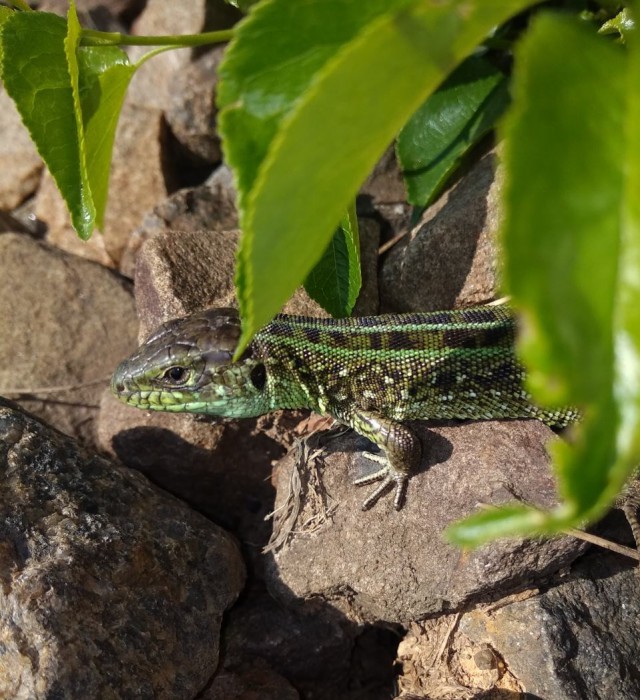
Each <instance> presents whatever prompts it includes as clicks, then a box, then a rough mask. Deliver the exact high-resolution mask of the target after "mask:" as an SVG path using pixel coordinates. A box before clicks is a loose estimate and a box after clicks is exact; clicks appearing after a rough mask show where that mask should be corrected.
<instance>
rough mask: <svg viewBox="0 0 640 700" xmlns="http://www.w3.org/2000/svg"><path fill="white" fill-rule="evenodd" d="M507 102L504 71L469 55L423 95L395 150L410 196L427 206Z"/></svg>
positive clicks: (493, 124) (413, 202) (414, 202)
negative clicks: (428, 95)
mask: <svg viewBox="0 0 640 700" xmlns="http://www.w3.org/2000/svg"><path fill="white" fill-rule="evenodd" d="M508 104H509V90H508V81H507V79H506V76H505V75H504V74H503V73H502V71H500V70H499V69H498V68H496V67H495V66H494V65H493V64H492V63H491V62H490V61H488V60H487V59H486V58H483V57H481V56H471V57H470V58H468V59H466V60H465V61H463V62H462V63H461V64H460V66H458V68H456V70H455V71H453V73H452V74H451V75H450V76H449V77H448V78H447V79H446V80H445V81H444V83H442V85H441V86H440V87H439V88H438V89H437V90H436V91H435V92H434V93H433V95H431V96H430V97H428V98H427V100H426V101H425V102H424V104H422V105H421V106H420V108H419V109H418V111H417V112H416V113H415V114H414V115H413V116H412V117H411V119H410V120H409V122H408V123H407V124H406V126H405V127H404V128H403V129H402V131H401V132H400V136H399V137H398V141H397V146H396V148H397V153H398V158H399V161H400V164H401V166H402V169H403V171H404V179H405V182H406V184H407V192H408V199H409V201H410V202H411V203H412V204H415V205H417V206H422V207H425V206H428V205H429V204H430V203H431V202H433V201H434V199H435V198H436V197H437V196H438V195H439V194H440V192H441V191H442V189H443V187H444V186H445V185H446V182H447V180H448V179H449V177H450V176H451V174H452V173H453V172H455V170H456V169H457V168H458V166H459V164H460V161H461V159H462V158H463V156H464V155H465V153H467V152H468V151H469V149H470V148H471V147H472V146H474V145H475V144H476V143H477V142H478V141H479V140H480V139H481V138H482V137H483V136H484V135H485V134H486V133H487V132H488V131H490V130H491V129H493V128H494V127H495V125H496V122H497V120H498V119H499V118H500V117H501V116H502V114H503V113H504V111H505V109H506V108H507V106H508Z"/></svg>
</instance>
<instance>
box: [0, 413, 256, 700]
mask: <svg viewBox="0 0 640 700" xmlns="http://www.w3.org/2000/svg"><path fill="white" fill-rule="evenodd" d="M0 475H1V478H0V491H1V494H0V557H1V560H2V566H1V567H0V635H1V641H2V644H1V645H0V697H4V698H34V699H39V698H43V699H44V698H53V697H59V698H110V697H114V698H115V697H117V698H149V700H152V699H154V700H155V699H157V698H167V699H169V698H171V700H177V699H178V698H184V699H185V700H187V699H189V698H193V697H194V696H195V695H196V694H197V693H198V692H199V691H200V690H202V688H203V687H204V686H205V684H206V683H207V682H208V681H209V679H210V678H211V676H212V674H213V672H214V671H215V668H216V666H217V662H218V648H219V642H218V638H219V632H220V624H221V620H222V614H223V612H224V611H225V610H226V609H227V608H228V607H229V606H230V605H231V604H232V603H233V601H234V600H235V599H236V597H237V596H238V593H239V591H240V589H241V587H242V585H243V581H244V567H243V564H242V561H241V558H240V556H239V552H238V548H237V546H236V544H235V543H234V541H233V540H232V538H231V537H229V536H228V535H227V534H226V533H225V532H224V531H222V530H220V529H219V528H217V527H216V526H215V525H213V524H212V523H210V522H209V521H207V520H206V519H205V518H204V517H202V516H201V515H199V514H197V513H195V512H193V511H191V510H189V509H188V508H186V507H185V506H184V505H183V504H181V503H180V502H178V501H177V500H175V499H173V498H172V497H170V496H167V495H165V494H162V493H161V492H160V491H158V490H157V489H155V488H154V487H152V486H151V485H149V484H148V482H147V481H146V480H145V479H144V477H142V476H141V475H139V474H137V473H135V472H132V471H129V470H127V469H123V468H120V467H117V466H115V465H114V464H113V463H111V462H109V461H107V460H105V459H103V458H101V457H97V456H96V455H94V454H92V453H90V452H88V451H84V450H82V449H80V448H79V447H78V446H77V444H76V443H74V441H73V440H71V439H70V438H67V437H66V436H63V435H62V434H60V433H57V432H56V431H54V430H52V429H51V428H49V427H48V426H46V425H44V424H43V423H40V422H39V421H38V420H37V419H35V418H34V417H31V416H29V415H28V414H25V413H22V412H21V411H20V410H18V409H17V407H14V406H12V405H11V404H9V403H7V402H5V401H4V400H0Z"/></svg>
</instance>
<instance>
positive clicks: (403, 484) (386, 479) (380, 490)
mask: <svg viewBox="0 0 640 700" xmlns="http://www.w3.org/2000/svg"><path fill="white" fill-rule="evenodd" d="M380 479H382V483H381V484H380V485H379V486H378V487H377V488H376V489H375V491H373V492H372V493H371V494H370V495H369V496H367V498H366V499H365V500H364V502H363V504H362V510H369V509H370V508H372V507H373V506H374V505H375V504H376V503H377V502H378V501H379V500H380V498H381V497H382V496H384V494H385V493H387V491H390V490H391V488H393V486H394V485H395V491H396V493H395V497H394V499H393V507H394V508H395V509H396V510H400V509H401V508H402V505H403V504H404V500H405V495H406V492H407V484H408V483H409V477H408V476H407V475H406V474H401V473H399V472H395V471H392V470H391V468H390V467H389V465H388V464H387V465H386V466H385V467H384V468H383V469H378V470H377V471H376V472H374V473H373V474H368V475H367V476H363V477H361V478H360V479H356V480H355V481H354V482H353V483H354V484H356V486H364V485H365V484H371V483H373V482H374V481H379V480H380Z"/></svg>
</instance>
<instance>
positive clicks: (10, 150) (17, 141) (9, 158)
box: [0, 85, 44, 211]
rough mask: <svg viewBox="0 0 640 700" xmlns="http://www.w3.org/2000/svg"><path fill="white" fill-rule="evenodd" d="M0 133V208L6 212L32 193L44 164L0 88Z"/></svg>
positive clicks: (13, 108) (14, 109) (0, 87)
mask: <svg viewBox="0 0 640 700" xmlns="http://www.w3.org/2000/svg"><path fill="white" fill-rule="evenodd" d="M0 133H1V134H2V138H1V139H0V209H2V210H4V211H10V210H11V209H14V208H15V207H17V206H18V205H19V204H20V203H21V202H23V201H24V200H25V199H27V197H29V196H30V195H32V194H33V193H34V192H35V190H36V188H37V186H38V182H39V181H40V175H41V173H42V169H43V167H44V165H43V163H42V159H41V158H40V156H39V155H38V151H37V150H36V147H35V146H34V145H33V142H32V141H31V137H30V136H29V132H28V131H27V130H26V128H25V127H24V124H23V123H22V120H21V119H20V115H19V114H18V110H17V109H16V107H15V105H14V103H13V100H12V99H11V98H10V97H9V95H7V93H6V92H5V91H4V88H3V87H2V86H1V85H0Z"/></svg>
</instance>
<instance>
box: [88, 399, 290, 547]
mask: <svg viewBox="0 0 640 700" xmlns="http://www.w3.org/2000/svg"><path fill="white" fill-rule="evenodd" d="M276 420H277V419H276ZM98 441H99V445H100V449H101V450H102V451H103V452H105V453H107V454H109V455H114V456H117V458H118V459H119V460H120V461H121V462H122V463H123V464H126V465H127V466H128V467H131V468H133V469H138V470H140V471H141V472H142V473H143V474H145V475H146V476H147V477H148V478H149V479H150V480H151V481H153V483H155V484H157V485H158V486H161V487H162V488H163V489H166V490H167V491H169V492H170V493H172V494H174V495H176V496H178V497H179V498H181V499H183V500H185V501H186V502H187V503H189V504H190V505H191V506H192V507H194V508H195V509H197V510H198V511H199V512H201V513H204V514H205V515H207V516H208V517H209V518H211V519H212V520H213V521H214V522H217V523H218V524H220V525H222V526H223V527H225V528H227V529H230V530H233V531H234V532H236V533H238V534H239V535H240V536H241V537H244V536H245V535H246V536H247V537H250V538H251V539H252V541H253V542H254V543H256V544H258V543H259V544H262V545H264V544H265V543H266V541H267V540H268V538H269V533H270V524H268V523H265V520H264V518H265V516H266V515H267V513H269V512H270V511H271V510H272V508H273V500H274V496H275V492H274V489H273V486H272V485H271V483H270V476H271V464H272V462H273V461H275V460H277V459H278V458H279V457H281V456H282V455H283V453H284V449H283V447H282V446H281V444H280V443H279V442H278V440H277V439H275V438H274V437H273V436H271V435H268V434H266V433H265V432H264V431H261V430H258V426H257V422H256V420H255V419H247V420H243V421H234V422H228V421H221V420H217V421H216V420H215V419H211V420H201V419H199V418H197V417H196V416H193V415H175V414H169V413H161V412H154V411H140V410H138V409H136V408H132V407H131V406H126V405H124V404H122V403H120V402H119V401H118V400H117V399H116V398H115V397H113V396H112V395H111V392H110V391H108V390H107V391H106V392H105V393H104V395H103V398H102V404H101V409H100V422H99V431H98ZM239 446H241V447H239Z"/></svg>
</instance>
